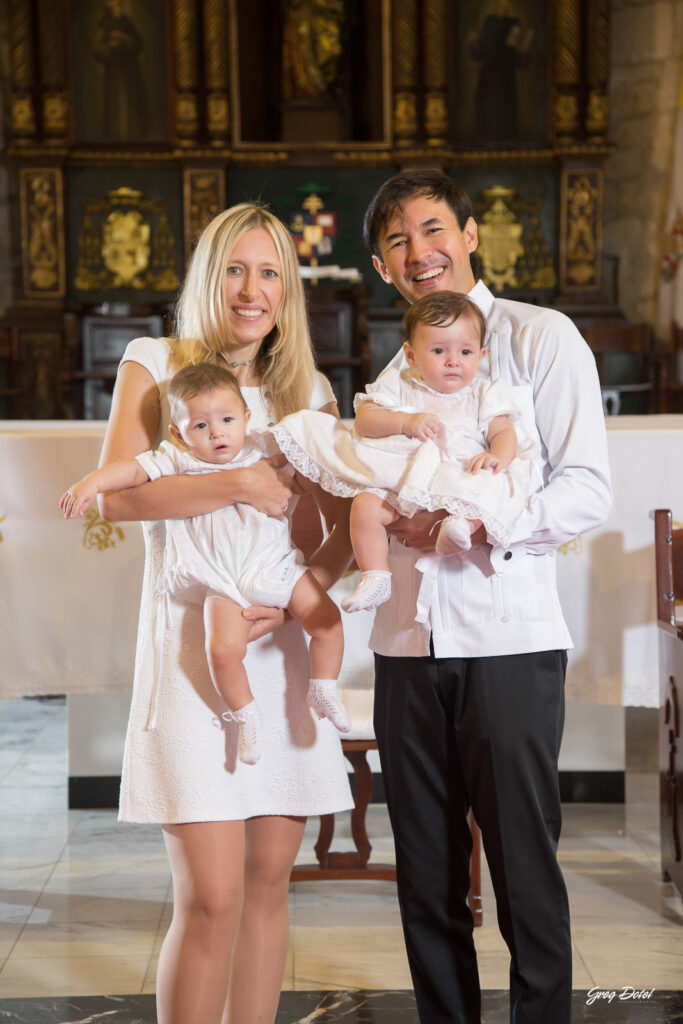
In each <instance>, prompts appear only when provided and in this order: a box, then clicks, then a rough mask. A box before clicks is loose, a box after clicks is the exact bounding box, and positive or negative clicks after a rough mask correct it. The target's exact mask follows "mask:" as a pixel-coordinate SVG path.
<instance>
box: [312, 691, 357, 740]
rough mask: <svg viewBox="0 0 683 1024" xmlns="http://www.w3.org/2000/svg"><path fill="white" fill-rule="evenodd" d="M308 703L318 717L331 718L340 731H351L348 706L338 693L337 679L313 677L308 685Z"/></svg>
mask: <svg viewBox="0 0 683 1024" xmlns="http://www.w3.org/2000/svg"><path fill="white" fill-rule="evenodd" d="M308 703H309V704H310V706H311V707H312V708H313V710H314V711H315V713H316V715H317V716H318V718H329V720H330V721H331V722H332V725H334V726H336V727H337V729H339V732H349V731H350V729H351V722H350V721H349V716H348V715H347V713H346V708H345V707H344V705H343V704H342V702H341V701H340V699H339V697H338V695H337V680H336V679H311V680H310V682H309V685H308Z"/></svg>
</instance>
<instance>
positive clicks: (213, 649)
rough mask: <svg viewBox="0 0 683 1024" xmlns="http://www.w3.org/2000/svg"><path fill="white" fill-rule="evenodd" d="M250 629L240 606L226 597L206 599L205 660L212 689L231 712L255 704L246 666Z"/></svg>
mask: <svg viewBox="0 0 683 1024" xmlns="http://www.w3.org/2000/svg"><path fill="white" fill-rule="evenodd" d="M249 627H250V623H249V621H248V620H247V619H245V618H244V616H243V615H242V608H241V607H240V605H238V604H235V602H234V601H230V600H228V599H227V598H223V597H217V596H214V595H212V596H210V597H207V599H206V601H205V602H204V632H205V634H206V641H205V649H206V659H207V661H208V663H209V671H210V673H211V678H212V679H213V685H214V686H215V687H216V689H217V690H218V692H219V693H220V695H221V697H222V698H223V700H224V701H225V703H226V704H227V705H228V707H229V708H230V710H231V711H237V709H238V708H241V707H244V705H245V704H248V703H249V701H250V700H253V694H252V692H251V690H250V689H249V680H248V679H247V673H246V671H245V668H244V664H243V661H244V656H245V654H246V653H247V639H248V637H249Z"/></svg>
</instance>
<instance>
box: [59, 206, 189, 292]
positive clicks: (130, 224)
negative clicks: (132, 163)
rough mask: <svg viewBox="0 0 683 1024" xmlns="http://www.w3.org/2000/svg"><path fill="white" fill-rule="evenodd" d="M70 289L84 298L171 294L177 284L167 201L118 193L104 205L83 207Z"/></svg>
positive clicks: (173, 244) (173, 243) (173, 241)
mask: <svg viewBox="0 0 683 1024" xmlns="http://www.w3.org/2000/svg"><path fill="white" fill-rule="evenodd" d="M153 222H155V224H153ZM74 283H75V285H76V288H78V289H79V290H80V291H86V292H87V291H100V290H101V289H115V288H135V289H147V290H150V291H156V292H169V291H174V290H175V289H176V288H177V287H178V283H179V281H178V275H177V274H176V270H175V238H174V235H173V232H172V230H171V227H170V225H169V223H168V216H167V213H166V200H165V199H162V198H157V199H143V194H142V192H140V191H137V190H136V189H130V188H125V187H122V188H118V189H114V190H113V191H111V192H108V193H107V198H106V199H93V200H90V201H89V202H87V203H86V204H85V210H84V215H83V224H82V227H81V230H80V233H79V236H78V263H77V266H76V277H75V282H74Z"/></svg>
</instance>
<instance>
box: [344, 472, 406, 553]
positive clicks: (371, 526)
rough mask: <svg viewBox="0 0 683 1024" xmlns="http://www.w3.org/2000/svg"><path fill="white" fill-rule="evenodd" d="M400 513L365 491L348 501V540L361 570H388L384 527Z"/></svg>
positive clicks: (386, 540)
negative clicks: (349, 534) (349, 515)
mask: <svg viewBox="0 0 683 1024" xmlns="http://www.w3.org/2000/svg"><path fill="white" fill-rule="evenodd" d="M398 518H399V513H398V512H397V511H396V509H395V508H393V506H391V505H390V504H389V502H388V501H383V500H382V498H379V497H378V496H377V495H376V494H369V493H368V492H367V491H365V492H363V493H362V494H359V495H357V496H356V497H355V498H354V499H353V502H352V504H351V524H350V528H351V543H352V545H353V553H354V555H355V556H356V561H357V562H358V568H359V569H361V570H362V571H365V570H368V569H376V570H380V571H382V572H388V571H389V538H388V536H387V526H389V525H391V523H394V522H396V520H397V519H398Z"/></svg>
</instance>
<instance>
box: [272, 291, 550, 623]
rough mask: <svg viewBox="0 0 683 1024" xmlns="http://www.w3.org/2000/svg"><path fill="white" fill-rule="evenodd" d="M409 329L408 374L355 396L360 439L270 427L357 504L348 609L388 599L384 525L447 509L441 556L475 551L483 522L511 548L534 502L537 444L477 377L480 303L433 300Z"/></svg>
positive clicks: (445, 296) (298, 464)
mask: <svg viewBox="0 0 683 1024" xmlns="http://www.w3.org/2000/svg"><path fill="white" fill-rule="evenodd" d="M404 326H405V330H406V341H405V343H404V346H403V352H404V356H405V361H406V363H407V364H408V365H407V368H404V369H403V370H399V369H398V368H396V367H394V366H390V367H389V368H387V369H386V370H385V371H384V372H383V373H381V374H380V376H379V377H378V379H377V381H376V382H375V383H374V384H369V385H368V386H367V388H366V392H367V393H366V394H364V395H357V396H356V400H355V407H356V419H355V424H354V429H353V431H350V430H349V429H348V428H347V427H345V426H344V425H343V424H341V423H339V421H338V420H334V418H333V417H330V416H326V415H325V414H324V413H315V412H310V411H303V412H300V413H294V414H293V415H292V416H287V417H285V419H284V420H282V421H281V423H279V424H277V425H276V426H275V427H274V428H273V434H274V436H275V439H276V440H277V442H278V444H279V446H280V448H281V450H282V451H283V452H284V453H285V455H286V456H287V458H288V459H289V461H290V463H291V464H292V465H293V466H294V467H295V468H296V469H297V470H298V471H299V472H301V473H302V474H303V475H304V476H307V477H308V478H309V479H312V480H316V481H317V482H319V483H320V484H321V485H322V486H323V487H324V488H325V489H326V490H329V491H331V492H332V493H334V494H340V495H345V496H353V497H354V501H353V505H352V510H351V539H352V543H353V550H354V554H355V556H356V561H357V563H358V566H359V568H360V569H361V577H360V582H359V584H358V586H357V588H356V590H355V591H354V592H353V594H351V595H350V596H349V597H348V598H346V599H345V600H344V601H343V602H342V607H343V608H344V610H345V611H349V612H351V611H358V610H360V609H364V608H374V607H376V606H377V605H379V604H382V603H383V602H384V601H386V600H388V598H389V596H390V594H391V573H390V571H389V541H388V536H387V527H388V526H389V525H390V524H391V523H392V522H395V520H396V519H398V518H399V517H400V516H413V515H415V513H416V512H417V511H418V510H420V509H427V510H429V511H436V510H437V509H444V510H445V512H447V513H448V515H447V516H445V517H444V519H443V521H442V522H441V524H440V529H439V534H438V537H437V540H436V551H437V553H438V554H441V553H453V552H454V551H455V550H462V551H466V550H467V549H469V548H470V546H471V540H470V538H471V534H472V533H473V532H474V531H475V530H477V529H478V528H479V527H480V526H481V525H482V524H483V526H484V527H485V529H486V534H487V538H488V540H489V541H490V542H491V543H492V544H493V545H500V546H503V547H504V546H506V545H507V543H508V541H509V539H510V536H511V534H512V532H513V529H514V526H515V523H516V522H517V520H518V518H519V516H520V515H521V513H522V511H523V509H524V507H525V505H526V499H527V494H528V490H529V484H530V479H531V470H532V462H533V458H534V456H535V454H536V446H535V445H534V444H533V443H532V442H531V441H529V440H525V439H518V437H517V434H516V431H515V428H514V426H513V423H512V421H513V420H514V419H517V418H518V413H517V412H516V411H515V409H514V407H513V406H512V403H511V400H510V397H509V395H508V392H507V388H506V387H505V384H504V383H503V381H502V380H496V381H487V380H484V379H482V378H477V377H476V376H475V374H476V371H477V368H478V366H479V363H480V362H481V360H482V358H483V357H484V355H485V353H486V350H485V348H484V337H485V332H486V323H485V320H484V317H483V314H482V313H481V311H480V310H479V308H478V307H477V306H476V305H475V303H473V302H472V301H471V300H470V299H469V298H467V296H466V295H461V294H460V293H456V292H448V291H439V292H435V293H433V294H431V295H428V296H425V297H424V298H422V299H420V300H419V301H418V302H416V303H415V304H414V305H413V306H411V307H410V309H409V310H408V311H407V313H406V315H405V317H404ZM418 568H422V565H420V564H419V563H418ZM424 613H425V609H424V607H423V608H422V610H421V614H422V617H424Z"/></svg>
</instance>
